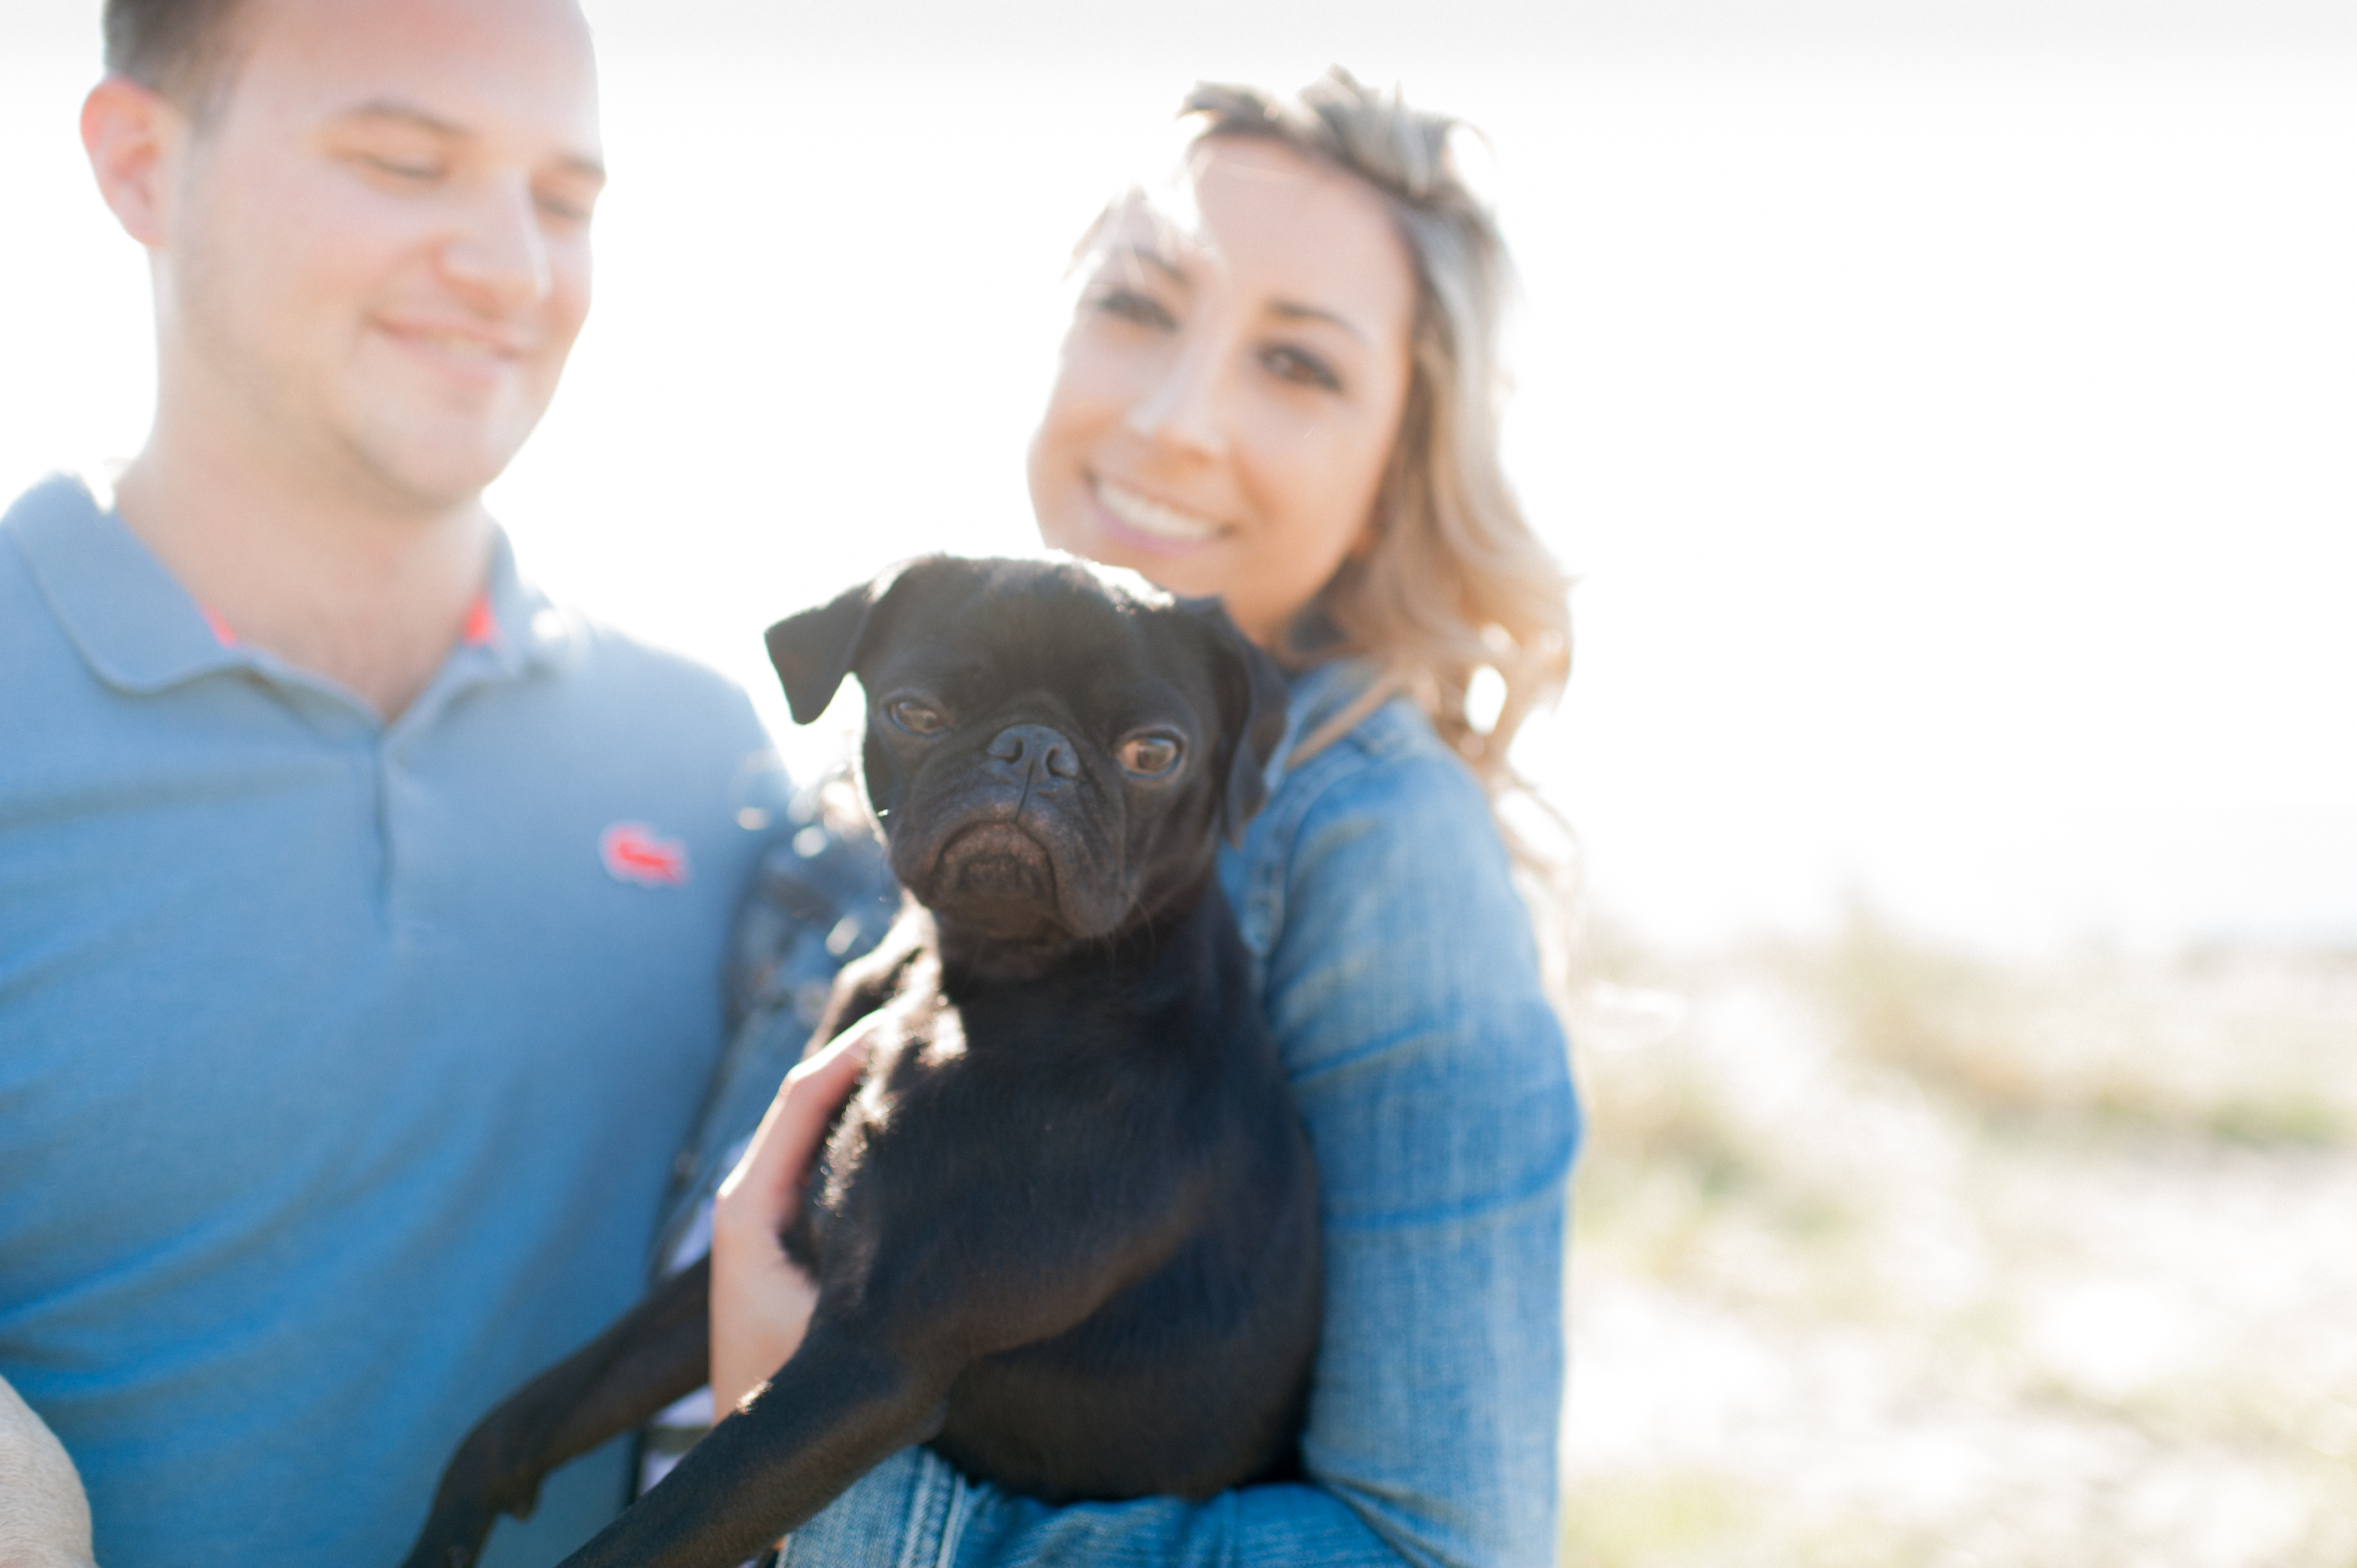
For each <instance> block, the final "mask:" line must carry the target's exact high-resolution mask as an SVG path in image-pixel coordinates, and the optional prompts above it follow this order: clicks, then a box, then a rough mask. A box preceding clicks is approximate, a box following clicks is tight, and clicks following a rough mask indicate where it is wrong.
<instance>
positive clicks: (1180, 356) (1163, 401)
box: [1127, 338, 1228, 456]
mask: <svg viewBox="0 0 2357 1568" xmlns="http://www.w3.org/2000/svg"><path fill="white" fill-rule="evenodd" d="M1223 359H1224V356H1223V355H1222V353H1221V351H1220V345H1219V344H1217V343H1216V342H1213V341H1211V340H1210V339H1209V338H1188V339H1185V340H1182V341H1181V342H1180V343H1179V349H1178V352H1177V353H1175V354H1173V355H1171V356H1170V358H1169V359H1168V360H1165V361H1164V362H1163V363H1162V365H1161V366H1160V367H1159V368H1158V373H1157V374H1156V375H1155V376H1154V377H1153V378H1152V379H1151V380H1149V381H1147V382H1146V385H1145V386H1144V387H1143V388H1142V389H1140V392H1139V394H1138V396H1137V398H1136V399H1135V401H1133V402H1132V403H1130V405H1129V415H1128V422H1127V423H1128V424H1129V427H1130V429H1131V430H1132V431H1133V432H1135V434H1136V435H1139V436H1142V437H1144V438H1145V439H1146V440H1148V441H1152V442H1157V443H1160V444H1164V445H1168V446H1177V447H1180V448H1183V449H1185V450H1187V451H1190V452H1196V453H1200V454H1203V455H1205V456H1220V455H1221V454H1223V453H1224V452H1226V450H1227V445H1228V442H1227V418H1226V412H1227V411H1226V408H1225V406H1224V404H1225V387H1224V378H1223V376H1222V360H1223Z"/></svg>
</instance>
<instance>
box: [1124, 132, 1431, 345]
mask: <svg viewBox="0 0 2357 1568" xmlns="http://www.w3.org/2000/svg"><path fill="white" fill-rule="evenodd" d="M1096 248H1097V249H1098V251H1099V252H1101V254H1102V256H1103V260H1104V263H1105V264H1109V265H1117V266H1122V267H1125V268H1134V269H1137V270H1139V271H1141V272H1143V273H1146V274H1157V273H1158V274H1166V275H1167V276H1168V278H1169V279H1170V280H1171V281H1173V282H1175V283H1178V284H1180V285H1189V286H1191V285H1200V284H1202V283H1205V282H1207V281H1210V280H1213V279H1217V280H1220V281H1223V282H1232V283H1235V284H1238V285H1243V286H1246V287H1247V288H1249V289H1252V290H1254V291H1261V290H1269V289H1274V290H1276V291H1279V292H1283V293H1286V294H1288V295H1295V294H1304V293H1306V294H1308V295H1318V296H1324V295H1337V296H1340V297H1342V298H1347V299H1349V300H1350V301H1351V302H1352V303H1353V304H1354V305H1355V306H1357V307H1358V309H1359V310H1360V311H1361V312H1362V313H1366V314H1369V315H1372V316H1373V317H1376V318H1378V319H1379V320H1380V319H1388V318H1394V317H1396V318H1399V319H1402V320H1404V319H1405V317H1406V316H1407V315H1408V314H1409V313H1410V311H1411V310H1412V307H1413V305H1414V286H1415V279H1414V274H1413V272H1412V271H1411V269H1410V264H1409V262H1408V258H1407V253H1406V250H1405V246H1404V245H1403V243H1402V242H1401V240H1400V237H1399V231H1398V230H1397V228H1396V227H1395V225H1394V222H1393V220H1392V215H1391V211H1390V209H1389V208H1388V207H1387V206H1386V205H1385V203H1384V200H1383V197H1382V195H1381V194H1380V193H1378V192H1377V191H1376V190H1375V189H1374V188H1373V187H1372V186H1370V185H1368V184H1367V183H1366V182H1365V181H1363V180H1361V179H1359V178H1358V177H1355V176H1352V175H1351V174H1348V173H1345V172H1343V171H1341V170H1340V169H1335V168H1331V167H1329V166H1325V165H1323V164H1319V163H1317V162H1315V161H1313V160H1311V159H1310V158H1308V157H1306V156H1302V155H1301V154H1299V153H1297V152H1294V151H1293V150H1291V149H1290V148H1287V147H1285V146H1282V145H1278V144H1276V143H1274V142H1263V141H1260V140H1258V139H1254V138H1245V137H1238V136H1208V137H1205V138H1203V139H1201V140H1200V141H1198V142H1197V143H1195V144H1194V145H1192V146H1191V147H1190V148H1189V152H1188V156H1187V158H1186V160H1185V162H1184V164H1183V165H1182V166H1181V167H1180V169H1179V172H1178V174H1177V176H1176V177H1174V178H1173V179H1171V180H1170V181H1168V183H1166V184H1164V185H1162V186H1160V187H1157V188H1144V187H1139V188H1133V189H1132V190H1131V191H1130V192H1129V193H1128V194H1127V195H1125V197H1123V198H1122V199H1119V200H1117V201H1116V202H1115V203H1114V207H1113V209H1111V210H1110V211H1109V212H1108V213H1107V214H1106V219H1105V221H1104V222H1103V225H1102V226H1101V228H1100V230H1099V235H1098V243H1097V247H1096Z"/></svg>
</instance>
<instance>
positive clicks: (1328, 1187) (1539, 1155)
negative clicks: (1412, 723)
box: [787, 743, 1578, 1568]
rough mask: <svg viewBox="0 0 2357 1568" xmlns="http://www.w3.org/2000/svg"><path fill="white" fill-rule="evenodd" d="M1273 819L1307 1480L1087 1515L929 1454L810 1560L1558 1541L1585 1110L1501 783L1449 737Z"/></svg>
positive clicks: (1533, 1551) (799, 1543)
mask: <svg viewBox="0 0 2357 1568" xmlns="http://www.w3.org/2000/svg"><path fill="white" fill-rule="evenodd" d="M1347 744H1349V743H1346V745H1347ZM1336 749H1337V751H1338V752H1340V750H1341V749H1342V748H1341V747H1337V748H1336ZM1310 774H1319V775H1321V777H1322V778H1323V779H1324V781H1325V787H1324V788H1322V789H1321V788H1311V787H1310V786H1311V785H1312V784H1313V779H1311V778H1310V777H1308V775H1310ZM1263 833H1266V834H1269V835H1273V838H1272V839H1271V840H1270V841H1268V842H1265V843H1263V848H1264V849H1265V851H1266V852H1267V853H1265V854H1262V855H1261V856H1259V857H1258V861H1259V864H1260V865H1262V866H1263V867H1264V868H1265V872H1266V875H1265V876H1262V877H1260V878H1259V879H1258V880H1254V877H1253V875H1252V874H1250V873H1249V872H1248V873H1247V876H1246V879H1245V882H1244V886H1243V888H1242V889H1241V892H1242V899H1241V902H1242V903H1243V905H1244V906H1245V907H1244V908H1241V909H1240V910H1239V914H1240V916H1241V917H1242V918H1243V923H1244V925H1245V928H1246V929H1247V931H1248V932H1254V931H1255V930H1258V931H1261V932H1266V931H1270V930H1274V932H1275V940H1274V942H1273V944H1272V945H1271V947H1270V949H1269V951H1268V960H1267V977H1266V993H1265V1002H1266V1006H1267V1010H1268V1013H1269V1016H1270V1020H1271V1023H1272V1026H1274V1028H1275V1032H1276V1035H1277V1039H1278V1044H1279V1046H1280V1047H1281V1048H1282V1050H1283V1051H1284V1053H1285V1058H1286V1066H1287V1069H1288V1071H1289V1073H1290V1075H1291V1077H1292V1079H1293V1085H1294V1090H1295V1093H1296V1095H1297V1099H1298V1101H1299V1104H1300V1107H1301V1111H1302V1115H1303V1118H1304V1120H1305V1121H1306V1122H1308V1127H1309V1131H1310V1135H1311V1138H1312V1141H1313V1142H1314V1143H1315V1144H1316V1145H1317V1150H1318V1165H1319V1177H1320V1181H1321V1183H1322V1185H1323V1191H1324V1213H1325V1226H1324V1234H1325V1244H1326V1272H1327V1312H1326V1320H1325V1333H1324V1340H1323V1343H1322V1344H1321V1346H1320V1348H1319V1352H1318V1372H1317V1379H1316V1384H1315V1388H1314V1391H1313V1394H1312V1402H1311V1409H1310V1419H1309V1425H1308V1432H1307V1433H1306V1434H1305V1438H1304V1444H1303V1459H1304V1465H1305V1468H1306V1470H1307V1472H1308V1484H1297V1485H1286V1486H1269V1487H1249V1488H1246V1489H1243V1490H1242V1491H1237V1492H1230V1493H1225V1494H1222V1496H1220V1497H1218V1498H1213V1499H1211V1500H1210V1501H1208V1502H1205V1503H1200V1504H1189V1503H1185V1502H1182V1501H1179V1500H1178V1499H1173V1498H1148V1499H1145V1500H1142V1501H1137V1502H1131V1503H1119V1504H1092V1505H1087V1506H1082V1507H1072V1508H1050V1507H1048V1506H1046V1505H1044V1504H1040V1503H1037V1502H1034V1501H1032V1500H1030V1499H1028V1498H1015V1497H1010V1496H1007V1495H1006V1494H1003V1493H1001V1492H998V1491H997V1490H996V1488H993V1487H978V1486H974V1485H972V1484H970V1483H967V1482H965V1481H963V1480H962V1479H961V1478H960V1477H957V1476H956V1475H955V1473H954V1472H952V1470H951V1469H950V1468H949V1466H947V1465H946V1464H944V1463H943V1462H942V1460H941V1459H940V1458H939V1457H937V1456H936V1455H932V1454H931V1453H929V1452H927V1451H924V1450H910V1451H909V1452H907V1453H904V1454H901V1455H898V1456H896V1457H895V1458H894V1459H892V1460H890V1461H888V1462H887V1463H886V1464H885V1465H884V1466H879V1467H878V1468H877V1470H875V1471H873V1472H871V1473H870V1474H869V1475H868V1476H867V1477H865V1478H863V1479H862V1480H861V1481H860V1482H858V1483H857V1484H856V1485H855V1486H854V1487H852V1488H851V1490H850V1491H849V1492H847V1493H845V1496H844V1497H843V1498H840V1499H838V1501H837V1502H836V1503H835V1504H834V1506H833V1507H831V1508H829V1509H827V1510H826V1511H825V1512H823V1513H822V1514H821V1515H819V1517H818V1518H817V1519H815V1520H812V1521H811V1522H810V1523H809V1524H807V1525H805V1526H804V1527H803V1528H802V1530H799V1531H797V1532H796V1533H795V1535H794V1536H793V1538H792V1543H791V1552H790V1553H789V1555H788V1557H787V1561H788V1562H790V1563H830V1564H833V1563H879V1564H881V1563H901V1562H905V1561H909V1560H910V1559H909V1557H908V1556H907V1555H906V1553H908V1552H911V1551H914V1552H919V1553H920V1557H919V1558H918V1559H916V1560H920V1561H924V1562H947V1561H954V1562H956V1563H960V1564H962V1565H965V1568H979V1565H983V1564H1015V1563H1032V1562H1043V1561H1051V1560H1052V1561H1059V1562H1063V1561H1086V1562H1090V1563H1141V1564H1142V1563H1205V1564H1210V1563H1231V1562H1236V1561H1251V1562H1255V1563H1262V1562H1265V1563H1397V1562H1400V1561H1403V1560H1405V1561H1407V1562H1412V1563H1448V1564H1465V1565H1486V1564H1506V1563H1516V1564H1520V1563H1534V1562H1539V1563H1543V1562H1546V1561H1550V1560H1551V1559H1552V1556H1553V1554H1554V1551H1555V1541H1554V1532H1555V1436H1556V1428H1557V1423H1558V1421H1559V1419H1560V1397H1561V1386H1562V1374H1563V1353H1562V1329H1561V1322H1562V1318H1561V1290H1562V1275H1563V1236H1564V1187H1565V1178H1566V1175H1567V1173H1568V1170H1569V1165H1570V1161H1571V1155H1572V1151H1573V1147H1574V1145H1575V1144H1576V1141H1577V1130H1578V1127H1577V1110H1576V1107H1575V1104H1574V1102H1573V1099H1572V1093H1571V1088H1570V1079H1569V1071H1568V1063H1567V1060H1566V1054H1565V1050H1564V1044H1563V1037H1562V1034H1561V1031H1560V1028H1559V1026H1557V1024H1556V1022H1555V1016H1554V1015H1553V1013H1552V1011H1551V1010H1550V1009H1549V1008H1548V1006H1547V1004H1546V1002H1545V999H1544V994H1543V993H1542V992H1541V990H1540V986H1539V982H1538V977H1537V967H1536V961H1535V958H1534V951H1533V948H1532V942H1531V936H1530V927H1529V919H1528V917H1527V914H1526V913H1525V911H1524V910H1523V906H1522V904H1521V901H1520V899H1519V898H1518V897H1516V896H1515V893H1514V891H1513V888H1512V884H1511V881H1510V879H1509V877H1508V874H1507V866H1506V860H1505V856H1504V854H1503V852H1502V850H1501V847H1500V845H1499V843H1498V841H1497V837H1496V834H1495V832H1493V831H1492V830H1491V826H1490V822H1489V816H1488V810H1487V802H1486V801H1485V800H1483V798H1482V796H1481V794H1480V790H1479V789H1478V788H1477V787H1476V786H1475V785H1474V784H1473V783H1472V781H1471V780H1470V779H1468V778H1466V777H1465V776H1464V774H1463V772H1462V770H1461V769H1460V768H1458V767H1457V765H1456V764H1455V763H1454V762H1453V761H1451V760H1449V759H1448V758H1446V757H1440V756H1437V755H1433V754H1431V753H1429V752H1428V751H1427V752H1422V753H1417V752H1414V751H1411V752H1410V753H1409V754H1408V755H1405V756H1394V757H1385V758H1383V759H1381V760H1380V761H1375V762H1370V761H1369V759H1368V758H1366V757H1363V756H1362V757H1339V756H1338V757H1335V758H1333V760H1332V762H1331V764H1330V765H1329V763H1328V759H1327V758H1325V757H1321V758H1319V759H1318V761H1316V762H1313V763H1312V764H1311V765H1310V768H1308V769H1305V777H1304V778H1303V779H1298V780H1296V781H1294V784H1293V787H1291V788H1289V789H1286V791H1284V792H1283V793H1282V794H1281V796H1280V800H1278V801H1277V802H1276V803H1275V805H1274V806H1273V808H1272V812H1271V820H1270V821H1269V822H1266V823H1265V824H1256V825H1255V828H1254V834H1255V838H1256V840H1257V839H1258V837H1259V835H1261V834H1263ZM1247 854H1248V856H1249V855H1250V854H1251V846H1250V845H1249V844H1248V847H1247Z"/></svg>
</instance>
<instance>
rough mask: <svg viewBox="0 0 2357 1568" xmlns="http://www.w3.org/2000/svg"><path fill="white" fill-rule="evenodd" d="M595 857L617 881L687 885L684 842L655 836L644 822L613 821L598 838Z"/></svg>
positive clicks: (671, 885)
mask: <svg viewBox="0 0 2357 1568" xmlns="http://www.w3.org/2000/svg"><path fill="white" fill-rule="evenodd" d="M597 855H598V858H599V859H601V860H603V861H604V862H605V863H606V870H607V872H608V874H609V875H612V877H613V878H614V880H615V881H617V882H635V883H637V884H638V885H639V886H641V887H684V886H687V845H685V844H683V843H680V841H679V840H677V839H667V838H658V837H656V836H655V831H654V829H652V828H651V827H649V826H647V824H646V823H644V822H616V823H615V824H614V825H613V826H612V827H610V828H608V829H607V830H606V832H605V833H604V834H603V835H602V836H601V837H600V838H599V839H598V840H597Z"/></svg>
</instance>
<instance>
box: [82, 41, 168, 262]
mask: <svg viewBox="0 0 2357 1568" xmlns="http://www.w3.org/2000/svg"><path fill="white" fill-rule="evenodd" d="M187 137H188V117H187V116H186V115H184V114H182V113H180V111H179V110H178V109H177V108H175V107H174V106H173V105H172V104H171V103H170V102H168V101H167V100H166V99H165V98H164V97H163V95H162V94H160V93H158V92H156V91H154V90H153V89H151V88H146V87H142V86H141V85H140V84H139V83H137V82H135V81H132V80H131V79H130V78H129V77H127V76H109V77H107V78H106V79H105V80H104V81H101V82H100V83H99V84H98V85H97V86H96V87H93V88H91V90H90V96H89V97H87V98H85V99H83V100H82V102H81V145H82V148H83V150H84V151H86V152H87V153H89V155H90V172H91V174H92V175H94V176H96V177H97V179H98V193H99V195H100V196H102V197H103V198H104V199H105V200H106V205H107V206H108V207H109V208H111V209H113V212H114V216H115V220H116V221H118V222H120V223H121V224H122V225H123V228H124V232H125V233H127V234H129V235H130V236H131V237H132V238H133V239H135V240H136V241H138V242H140V243H141V244H143V245H145V246H146V247H147V248H148V249H149V250H151V251H154V250H161V249H162V248H163V247H164V243H165V239H166V236H167V233H168V232H169V229H170V226H169V224H168V223H167V221H166V217H167V205H168V203H167V197H168V187H169V185H170V183H171V170H172V167H173V166H174V165H175V164H176V163H177V161H178V150H179V147H180V145H182V143H183V142H185V141H186V139H187Z"/></svg>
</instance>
